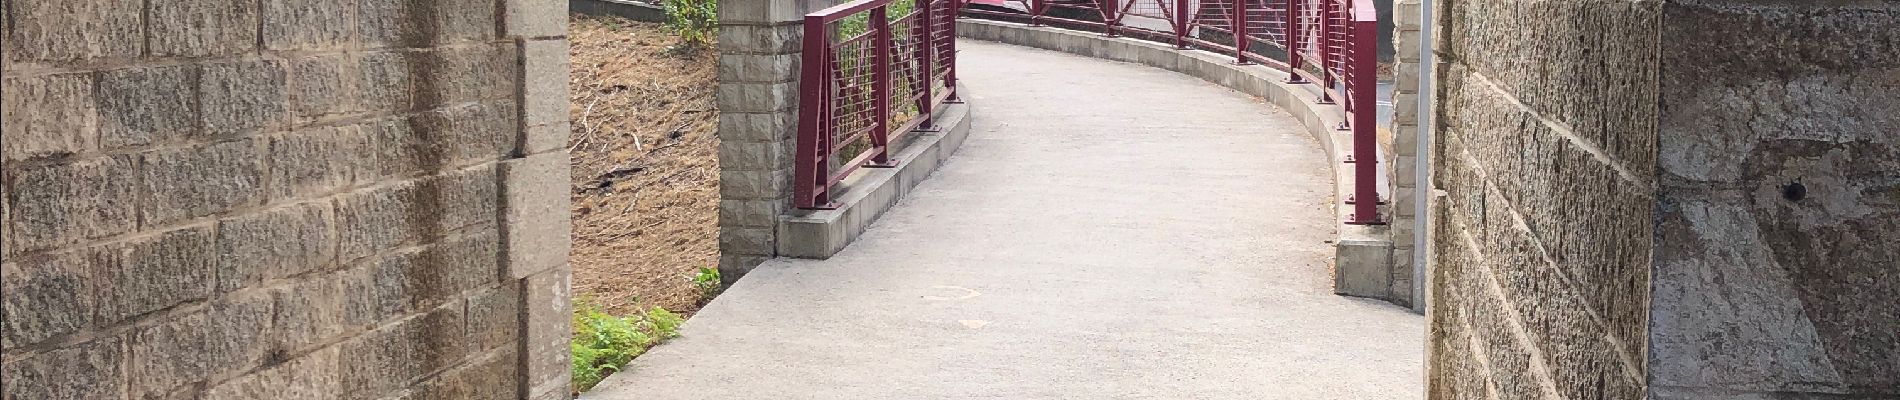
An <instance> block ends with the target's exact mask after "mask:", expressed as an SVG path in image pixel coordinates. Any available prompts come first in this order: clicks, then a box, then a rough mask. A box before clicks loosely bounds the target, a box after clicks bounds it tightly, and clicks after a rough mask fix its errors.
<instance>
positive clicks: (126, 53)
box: [4, 0, 145, 62]
mask: <svg viewBox="0 0 1900 400" xmlns="http://www.w3.org/2000/svg"><path fill="white" fill-rule="evenodd" d="M143 5H144V3H142V2H135V1H123V0H78V1H70V0H16V1H9V2H7V13H8V18H7V20H8V21H9V22H7V24H8V25H7V28H8V29H7V31H6V35H7V40H6V44H5V45H4V46H5V47H6V60H7V61H8V62H13V61H28V62H34V61H48V62H59V61H71V60H85V59H93V58H107V57H130V56H136V55H138V54H139V52H140V51H142V50H143V49H144V48H145V46H144V43H145V41H144V40H140V39H143V37H144V34H143V33H144V22H143V20H142V18H141V17H142V16H143V14H144V10H143V8H144V7H143ZM127 39H132V40H127Z"/></svg>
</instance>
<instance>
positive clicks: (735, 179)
mask: <svg viewBox="0 0 1900 400" xmlns="http://www.w3.org/2000/svg"><path fill="white" fill-rule="evenodd" d="M788 173H789V171H788V170H779V171H756V170H753V171H748V170H730V169H721V170H719V193H720V195H721V196H723V197H724V198H728V199H778V198H783V197H785V195H786V194H787V193H790V191H791V189H790V186H787V182H786V181H787V180H788V179H786V178H787V175H789V174H788Z"/></svg>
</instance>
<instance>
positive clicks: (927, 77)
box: [911, 0, 956, 129]
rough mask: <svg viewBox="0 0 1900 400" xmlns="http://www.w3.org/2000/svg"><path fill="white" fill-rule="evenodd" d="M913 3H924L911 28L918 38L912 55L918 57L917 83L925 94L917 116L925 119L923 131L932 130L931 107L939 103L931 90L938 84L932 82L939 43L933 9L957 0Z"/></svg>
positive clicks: (919, 100) (928, 0)
mask: <svg viewBox="0 0 1900 400" xmlns="http://www.w3.org/2000/svg"><path fill="white" fill-rule="evenodd" d="M913 1H916V2H917V3H922V4H919V6H918V7H916V8H917V12H918V14H917V19H916V21H918V22H917V26H913V27H911V36H912V37H914V38H916V41H917V51H914V52H913V53H915V54H912V56H914V57H917V80H916V81H915V82H919V86H921V87H920V88H919V90H921V91H922V92H923V97H921V98H919V99H918V100H917V115H919V116H922V117H923V119H924V122H923V124H922V125H920V126H921V127H922V128H923V129H931V127H932V124H933V123H935V122H934V121H931V119H932V118H931V112H932V111H934V110H932V108H934V107H931V106H932V105H933V104H931V103H932V102H935V101H937V96H936V91H935V90H931V89H933V88H932V87H933V86H937V85H936V83H934V82H931V78H935V77H936V76H937V70H936V68H935V67H936V62H935V60H934V59H935V58H937V48H936V47H935V46H933V45H934V44H935V43H936V42H937V40H936V37H937V19H936V18H934V17H935V16H936V13H935V12H933V11H935V10H932V9H933V8H937V4H939V3H942V2H946V1H950V2H954V1H956V0H913Z"/></svg>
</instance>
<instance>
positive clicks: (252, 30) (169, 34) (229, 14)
mask: <svg viewBox="0 0 1900 400" xmlns="http://www.w3.org/2000/svg"><path fill="white" fill-rule="evenodd" d="M257 7H258V2H257V1H255V0H191V1H153V2H146V15H145V22H146V28H147V29H148V31H147V32H146V36H145V38H146V39H147V41H146V45H147V46H150V47H149V48H148V49H147V50H148V52H149V53H151V54H152V55H157V56H178V57H200V56H213V55H231V54H239V53H247V52H251V51H255V50H256V49H257V34H258V18H259V16H258V14H259V10H258V9H257Z"/></svg>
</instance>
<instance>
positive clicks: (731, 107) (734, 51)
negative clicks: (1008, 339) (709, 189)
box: [717, 0, 835, 283]
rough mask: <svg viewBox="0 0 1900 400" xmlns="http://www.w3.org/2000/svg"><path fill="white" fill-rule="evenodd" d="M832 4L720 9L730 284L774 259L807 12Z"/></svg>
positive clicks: (803, 1)
mask: <svg viewBox="0 0 1900 400" xmlns="http://www.w3.org/2000/svg"><path fill="white" fill-rule="evenodd" d="M831 4H835V2H834V1H829V0H731V1H724V2H721V3H720V4H719V91H718V93H717V101H718V105H719V140H720V142H719V271H720V275H721V276H722V277H723V278H724V279H725V280H726V282H728V283H730V282H733V281H736V280H737V279H739V277H741V276H744V275H745V273H746V272H747V271H751V270H752V268H753V267H755V266H758V265H759V263H761V262H764V261H765V260H767V259H771V258H772V257H773V256H776V255H777V254H776V252H777V248H778V238H777V237H776V235H777V232H778V223H779V222H778V220H779V215H781V214H784V213H786V212H787V211H788V210H790V208H791V195H792V186H791V178H792V169H791V168H792V158H793V151H794V148H793V146H792V139H793V136H794V135H796V134H797V133H798V73H799V52H800V50H801V46H802V45H803V43H802V42H801V41H800V40H802V39H803V37H804V35H803V32H804V31H803V30H804V25H803V21H804V16H805V14H806V13H809V12H812V11H817V10H818V9H820V8H823V7H826V6H829V5H831Z"/></svg>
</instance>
